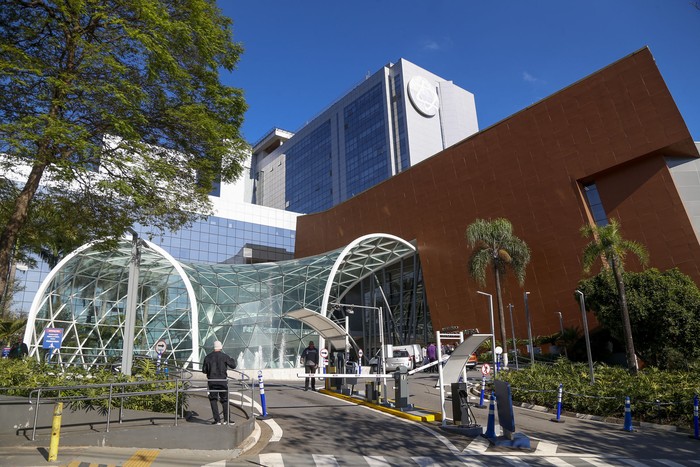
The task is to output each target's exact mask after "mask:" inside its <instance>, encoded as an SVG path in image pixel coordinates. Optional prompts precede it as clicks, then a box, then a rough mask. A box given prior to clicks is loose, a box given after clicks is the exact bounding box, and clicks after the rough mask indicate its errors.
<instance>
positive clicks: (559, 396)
mask: <svg viewBox="0 0 700 467" xmlns="http://www.w3.org/2000/svg"><path fill="white" fill-rule="evenodd" d="M563 395H564V385H563V384H562V383H559V390H558V391H557V418H554V419H552V421H553V422H557V423H564V420H562V419H561V405H562V404H561V401H562V399H563Z"/></svg>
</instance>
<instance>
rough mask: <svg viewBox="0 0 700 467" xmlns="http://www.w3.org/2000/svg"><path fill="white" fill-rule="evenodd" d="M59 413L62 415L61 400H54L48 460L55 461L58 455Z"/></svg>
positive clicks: (59, 437)
mask: <svg viewBox="0 0 700 467" xmlns="http://www.w3.org/2000/svg"><path fill="white" fill-rule="evenodd" d="M61 415H63V402H56V405H54V407H53V422H52V423H51V442H50V444H49V459H48V460H49V462H53V461H55V460H56V458H57V457H58V442H59V440H60V439H61Z"/></svg>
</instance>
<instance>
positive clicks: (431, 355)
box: [427, 342, 438, 373]
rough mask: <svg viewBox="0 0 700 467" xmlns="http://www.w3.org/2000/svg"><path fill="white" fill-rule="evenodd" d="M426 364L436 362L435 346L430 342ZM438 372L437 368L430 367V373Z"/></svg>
mask: <svg viewBox="0 0 700 467" xmlns="http://www.w3.org/2000/svg"><path fill="white" fill-rule="evenodd" d="M427 353H428V362H429V363H433V362H434V361H436V360H437V346H436V345H435V342H431V343H430V345H428V350H427ZM437 370H438V368H437V366H435V365H433V366H431V367H430V372H431V373H434V372H436V371H437Z"/></svg>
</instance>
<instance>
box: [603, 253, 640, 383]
mask: <svg viewBox="0 0 700 467" xmlns="http://www.w3.org/2000/svg"><path fill="white" fill-rule="evenodd" d="M617 262H618V259H617V258H615V257H613V258H612V260H611V261H610V263H611V265H612V270H613V274H614V275H615V284H616V285H617V294H618V297H619V299H620V312H621V313H622V332H623V334H624V336H625V351H626V353H627V367H628V368H629V371H630V373H632V374H633V375H636V374H637V373H638V372H639V367H638V366H637V354H636V353H635V351H634V340H633V339H632V324H631V323H630V315H629V310H628V309H627V294H626V293H625V283H624V282H623V281H622V271H620V269H619V267H618V264H617Z"/></svg>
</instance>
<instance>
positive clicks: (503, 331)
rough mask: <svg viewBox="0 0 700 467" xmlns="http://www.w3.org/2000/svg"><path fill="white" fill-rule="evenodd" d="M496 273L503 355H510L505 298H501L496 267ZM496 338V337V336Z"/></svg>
mask: <svg viewBox="0 0 700 467" xmlns="http://www.w3.org/2000/svg"><path fill="white" fill-rule="evenodd" d="M494 270H495V271H496V298H497V300H498V326H499V328H500V331H501V346H502V347H503V353H505V354H507V353H508V340H507V337H506V320H505V313H504V311H503V297H501V275H500V274H499V273H498V268H497V267H496V266H495V265H494ZM494 337H495V336H494Z"/></svg>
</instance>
